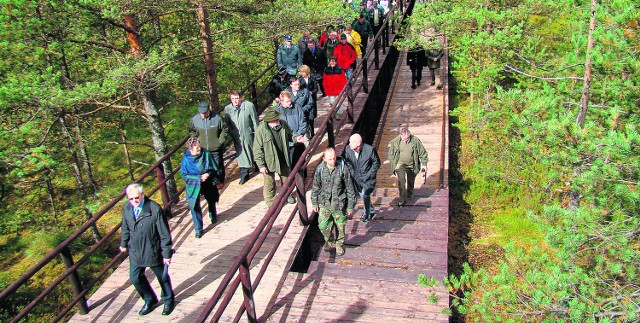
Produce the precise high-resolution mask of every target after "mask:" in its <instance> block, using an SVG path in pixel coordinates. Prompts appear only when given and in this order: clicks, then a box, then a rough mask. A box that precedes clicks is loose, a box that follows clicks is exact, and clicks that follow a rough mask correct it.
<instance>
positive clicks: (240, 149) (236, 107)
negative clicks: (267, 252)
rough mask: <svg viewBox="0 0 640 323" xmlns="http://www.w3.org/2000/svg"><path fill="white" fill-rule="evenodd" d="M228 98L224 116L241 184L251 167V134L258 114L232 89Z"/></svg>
mask: <svg viewBox="0 0 640 323" xmlns="http://www.w3.org/2000/svg"><path fill="white" fill-rule="evenodd" d="M229 99H231V103H229V104H227V106H226V107H224V117H225V119H226V120H225V121H226V123H227V124H228V125H229V133H230V134H231V137H232V138H233V146H234V147H235V149H236V161H237V162H238V167H239V168H240V185H242V184H244V183H246V182H247V181H248V180H249V175H250V174H251V169H252V168H253V134H254V133H255V132H256V129H257V128H258V116H257V113H256V108H255V106H254V105H253V103H251V102H249V101H245V100H242V98H241V97H240V94H238V92H237V91H232V92H231V94H230V95H229Z"/></svg>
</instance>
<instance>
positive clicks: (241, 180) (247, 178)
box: [238, 176, 249, 185]
mask: <svg viewBox="0 0 640 323" xmlns="http://www.w3.org/2000/svg"><path fill="white" fill-rule="evenodd" d="M248 180H249V176H243V177H242V178H240V182H239V183H238V184H240V185H242V184H244V183H246V182H247V181H248Z"/></svg>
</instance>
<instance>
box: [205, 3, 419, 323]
mask: <svg viewBox="0 0 640 323" xmlns="http://www.w3.org/2000/svg"><path fill="white" fill-rule="evenodd" d="M409 3H411V1H410V2H409ZM395 10H396V8H393V10H392V11H391V12H390V14H389V15H387V17H386V18H385V20H384V24H383V27H382V28H380V31H379V32H378V34H377V35H376V38H375V39H374V42H376V41H378V40H379V38H380V37H382V35H383V34H384V33H383V32H382V31H383V29H385V28H387V27H388V23H389V17H390V16H391V15H392V14H393V12H394V11H395ZM402 14H403V16H402V17H403V18H404V14H405V12H404V10H403V13H402ZM374 50H376V49H375V48H372V49H371V50H367V52H366V53H365V57H364V59H363V62H366V61H367V60H366V59H367V58H368V57H369V56H371V55H372V54H373V53H374ZM366 68H368V66H367V65H365V64H362V63H360V64H358V66H357V67H356V69H355V71H354V73H352V75H351V77H350V79H349V80H347V85H346V86H345V87H344V88H343V89H342V91H341V92H340V94H339V95H338V97H337V99H336V101H335V102H334V104H333V105H332V106H331V108H330V110H329V112H328V115H327V118H326V119H325V120H324V121H323V122H322V124H321V125H320V127H319V129H318V131H317V132H316V134H315V135H314V136H313V138H311V140H310V141H309V145H308V146H307V148H306V149H305V150H304V152H303V153H302V156H301V158H300V159H299V160H298V162H297V163H296V165H294V167H293V169H292V170H291V174H295V175H294V176H288V177H287V180H286V181H285V182H284V183H283V184H282V188H281V189H280V191H279V192H278V195H277V196H276V198H275V199H274V203H273V204H272V205H271V207H269V209H268V210H267V212H266V213H265V215H264V217H263V218H262V220H261V221H260V223H258V225H257V226H256V228H255V229H254V230H253V232H252V233H251V234H250V235H249V237H248V238H247V240H246V242H245V244H244V246H243V247H242V249H241V250H240V252H239V253H238V255H237V256H236V258H235V259H234V261H233V263H232V264H231V266H230V267H229V269H228V270H227V272H226V273H225V275H224V277H223V278H222V281H221V282H220V285H218V288H217V289H216V291H215V292H214V293H213V295H212V296H211V298H210V299H209V301H208V302H207V304H206V305H205V307H204V309H203V310H202V312H201V313H200V315H199V316H198V318H197V319H196V322H205V321H206V320H207V318H208V317H209V315H210V314H211V312H212V311H213V309H214V308H215V307H216V305H218V302H219V301H220V299H221V298H222V297H223V295H224V298H223V299H222V302H221V303H220V305H219V306H218V308H217V310H216V312H215V313H214V315H213V317H212V318H211V321H215V322H217V321H218V320H219V319H220V318H221V316H222V314H223V313H224V311H225V310H226V308H227V307H228V306H229V303H230V301H231V299H232V297H233V295H234V294H235V293H236V291H237V289H238V287H239V286H240V284H241V279H240V277H239V276H240V275H239V274H238V276H236V274H237V273H239V271H240V269H241V266H242V265H243V264H247V265H248V266H250V265H251V261H252V260H253V256H254V255H255V254H256V253H257V251H258V250H259V249H260V248H261V247H262V245H263V243H264V240H265V238H266V236H267V235H268V234H269V231H270V230H271V225H272V224H273V223H274V222H275V220H276V218H277V217H278V215H279V214H280V212H281V211H282V208H283V207H284V205H285V204H286V200H287V197H288V196H289V194H290V193H291V192H292V191H293V190H294V189H296V188H297V189H298V190H306V189H308V187H306V188H305V187H302V188H300V187H297V185H296V184H295V180H296V177H298V176H300V175H299V173H298V171H299V170H300V169H302V168H305V167H306V166H307V165H308V163H309V161H310V160H309V158H310V156H311V154H312V153H314V152H315V151H316V150H317V149H318V147H319V145H320V144H321V143H322V141H323V138H324V135H325V134H326V135H328V136H329V137H330V138H331V137H333V136H334V135H335V133H333V132H329V130H330V129H333V128H332V127H331V128H330V126H329V125H332V124H333V122H334V121H335V117H336V114H337V112H338V109H339V107H340V106H341V105H342V103H343V102H344V100H346V99H347V96H348V94H349V92H350V91H352V90H353V89H352V87H351V85H350V83H351V82H353V81H355V80H356V79H357V77H358V74H359V72H361V71H363V69H366ZM365 75H366V74H365ZM362 81H363V83H364V82H368V80H366V78H363V80H362ZM365 86H366V85H365ZM362 89H363V85H362V84H361V85H360V86H359V87H358V88H357V89H356V91H355V93H354V94H353V96H354V97H355V95H357V94H358V93H359V92H360V91H361V90H362ZM349 113H350V112H349ZM341 122H343V123H344V122H346V118H343V119H342V120H341ZM339 130H340V127H338V128H337V129H336V132H337V131H339ZM329 141H330V142H331V141H332V140H331V139H330V140H329ZM303 196H304V194H303ZM305 203H306V202H302V201H300V199H298V204H297V205H296V206H295V207H294V209H293V211H292V213H291V216H290V217H289V219H288V220H287V223H286V224H285V226H284V227H282V228H280V235H282V237H284V234H286V232H287V231H288V230H289V227H290V224H291V221H292V219H293V216H294V215H295V214H296V212H297V211H298V208H299V207H300V205H304V204H305ZM281 241H282V239H281V238H280V237H279V239H276V241H275V245H274V246H273V247H272V250H271V252H270V253H269V254H268V255H267V256H266V258H265V259H264V261H263V262H262V265H261V268H260V271H259V272H258V275H257V276H256V279H255V280H254V282H253V284H251V285H250V286H244V287H243V289H244V290H245V293H246V290H247V289H249V290H251V291H255V289H256V287H257V284H259V282H260V278H261V277H262V275H263V274H264V271H266V269H267V267H268V266H269V264H270V261H271V259H272V257H273V254H274V253H275V250H277V248H278V247H279V245H280V243H281ZM234 276H236V279H234V280H233V281H232V278H233V277H234ZM245 297H246V296H245ZM246 303H247V302H244V303H243V305H241V306H240V308H239V309H238V312H237V313H236V317H235V320H234V321H238V320H239V316H240V315H242V313H243V312H244V311H245V310H246V305H245V304H246ZM254 314H255V313H248V315H249V321H253V320H254V319H255V317H254Z"/></svg>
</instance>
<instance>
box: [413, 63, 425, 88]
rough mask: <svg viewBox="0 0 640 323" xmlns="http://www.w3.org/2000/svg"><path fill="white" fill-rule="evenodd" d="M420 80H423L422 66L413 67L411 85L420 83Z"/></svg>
mask: <svg viewBox="0 0 640 323" xmlns="http://www.w3.org/2000/svg"><path fill="white" fill-rule="evenodd" d="M420 81H422V66H418V67H416V68H412V69H411V85H415V84H416V83H417V84H418V85H420Z"/></svg>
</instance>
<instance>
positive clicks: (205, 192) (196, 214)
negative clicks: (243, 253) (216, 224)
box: [190, 180, 220, 233]
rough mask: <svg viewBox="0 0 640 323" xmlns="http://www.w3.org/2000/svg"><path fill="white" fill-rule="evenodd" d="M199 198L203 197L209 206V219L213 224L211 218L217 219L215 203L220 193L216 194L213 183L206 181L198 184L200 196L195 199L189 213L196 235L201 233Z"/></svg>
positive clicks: (216, 189)
mask: <svg viewBox="0 0 640 323" xmlns="http://www.w3.org/2000/svg"><path fill="white" fill-rule="evenodd" d="M200 196H204V198H205V200H207V204H208V205H209V219H211V221H212V222H213V218H215V217H217V215H218V214H217V211H216V202H218V200H219V197H220V193H218V188H217V187H216V186H215V185H213V183H212V182H211V181H210V180H208V181H206V182H203V183H201V184H200V194H199V195H198V198H196V205H195V206H194V208H193V210H190V211H191V220H192V221H193V229H194V230H195V231H196V233H202V229H203V226H204V225H203V223H202V206H200Z"/></svg>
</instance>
